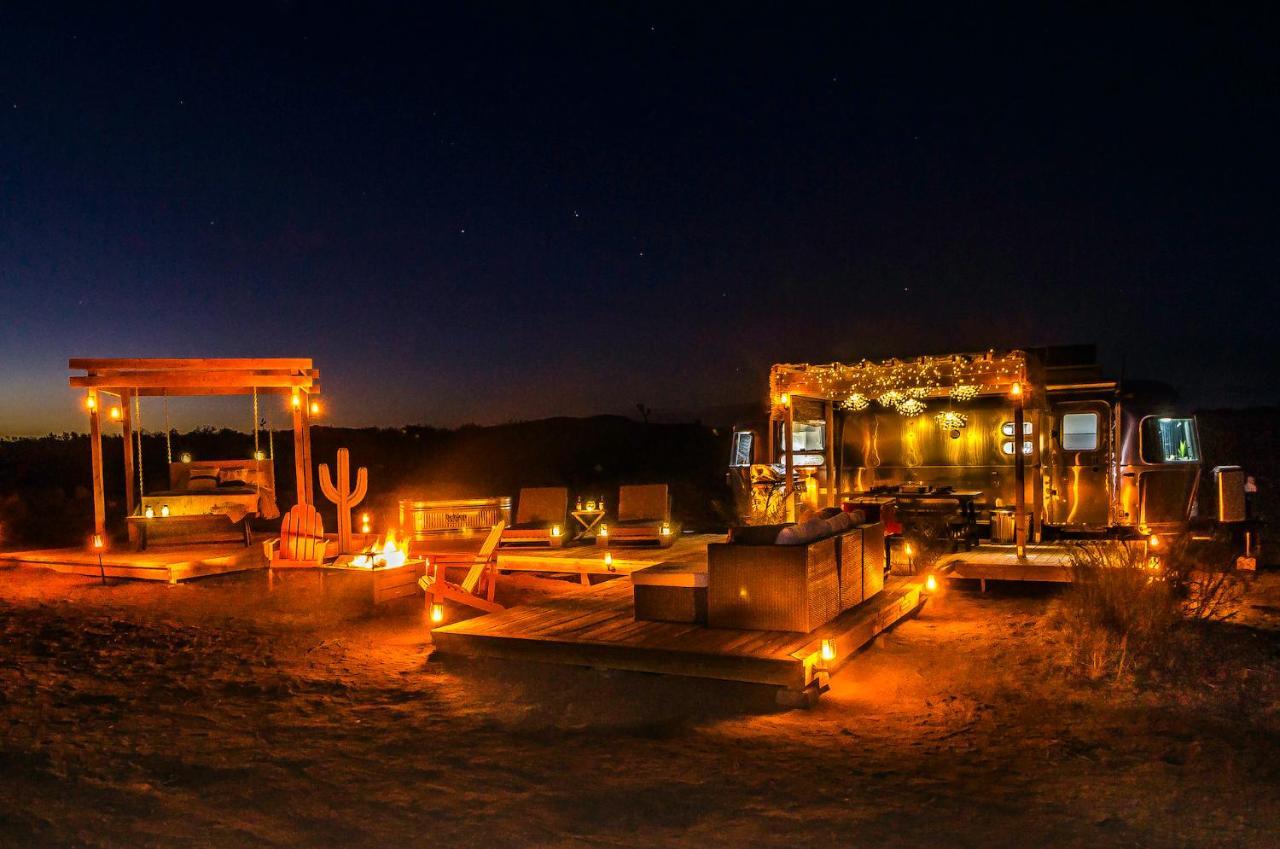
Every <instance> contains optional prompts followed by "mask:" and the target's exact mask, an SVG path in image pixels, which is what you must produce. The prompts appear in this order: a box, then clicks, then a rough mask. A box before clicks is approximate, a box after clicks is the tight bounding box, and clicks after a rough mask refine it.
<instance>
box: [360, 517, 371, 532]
mask: <svg viewBox="0 0 1280 849" xmlns="http://www.w3.org/2000/svg"><path fill="white" fill-rule="evenodd" d="M360 533H362V534H367V533H369V514H368V513H361V514H360Z"/></svg>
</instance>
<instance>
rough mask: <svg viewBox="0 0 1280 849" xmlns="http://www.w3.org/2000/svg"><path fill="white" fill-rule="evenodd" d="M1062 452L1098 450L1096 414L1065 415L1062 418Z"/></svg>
mask: <svg viewBox="0 0 1280 849" xmlns="http://www.w3.org/2000/svg"><path fill="white" fill-rule="evenodd" d="M1062 450H1063V451H1096V450H1098V414H1097V413H1067V414H1066V415H1064V416H1063V417H1062Z"/></svg>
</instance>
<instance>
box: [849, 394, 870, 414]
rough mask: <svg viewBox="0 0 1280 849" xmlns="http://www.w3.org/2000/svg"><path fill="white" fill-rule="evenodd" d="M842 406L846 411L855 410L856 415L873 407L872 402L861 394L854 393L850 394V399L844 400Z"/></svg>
mask: <svg viewBox="0 0 1280 849" xmlns="http://www.w3.org/2000/svg"><path fill="white" fill-rule="evenodd" d="M842 406H843V407H844V408H845V409H846V410H853V411H854V412H855V413H860V412H862V411H863V410H865V409H866V408H867V407H869V406H871V400H870V399H869V398H867V396H866V395H863V394H862V393H861V392H854V393H852V394H850V395H849V397H848V398H845V399H844V403H843V405H842Z"/></svg>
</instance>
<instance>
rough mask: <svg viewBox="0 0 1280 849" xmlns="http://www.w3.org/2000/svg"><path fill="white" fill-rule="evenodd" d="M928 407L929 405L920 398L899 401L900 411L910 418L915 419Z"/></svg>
mask: <svg viewBox="0 0 1280 849" xmlns="http://www.w3.org/2000/svg"><path fill="white" fill-rule="evenodd" d="M927 409H929V406H928V405H927V404H925V402H923V401H921V400H920V399H919V398H904V399H903V400H901V401H899V402H898V412H899V413H901V414H902V415H904V416H906V417H907V418H909V419H914V418H915V417H916V416H918V415H920V414H921V413H923V412H924V411H925V410H927Z"/></svg>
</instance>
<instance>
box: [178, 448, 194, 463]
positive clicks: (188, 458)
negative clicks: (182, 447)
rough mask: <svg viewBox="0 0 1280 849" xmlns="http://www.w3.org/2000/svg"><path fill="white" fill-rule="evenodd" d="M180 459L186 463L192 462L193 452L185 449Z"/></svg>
mask: <svg viewBox="0 0 1280 849" xmlns="http://www.w3.org/2000/svg"><path fill="white" fill-rule="evenodd" d="M178 459H179V460H181V461H182V462H184V463H190V462H191V452H190V451H183V452H182V455H181V456H180V457H179V458H178Z"/></svg>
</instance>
